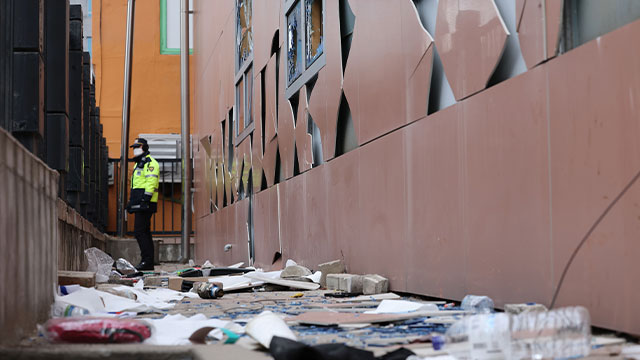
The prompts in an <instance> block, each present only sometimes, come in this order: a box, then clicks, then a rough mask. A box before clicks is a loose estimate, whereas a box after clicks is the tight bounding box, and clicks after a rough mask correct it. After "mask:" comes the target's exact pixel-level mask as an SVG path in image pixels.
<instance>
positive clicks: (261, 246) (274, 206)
mask: <svg viewBox="0 0 640 360" xmlns="http://www.w3.org/2000/svg"><path fill="white" fill-rule="evenodd" d="M278 187H279V185H276V186H272V187H270V188H268V189H266V190H264V191H261V192H259V193H257V194H256V195H255V198H254V200H255V202H254V212H253V219H254V244H255V247H254V249H255V266H256V267H261V268H263V269H269V268H270V267H271V263H272V262H273V258H274V255H275V253H276V252H278V251H280V231H279V224H278V218H279V216H278V213H279V212H278V191H279V190H278Z"/></svg>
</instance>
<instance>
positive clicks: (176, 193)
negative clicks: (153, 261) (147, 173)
mask: <svg viewBox="0 0 640 360" xmlns="http://www.w3.org/2000/svg"><path fill="white" fill-rule="evenodd" d="M156 161H158V165H159V166H160V184H159V187H158V211H157V212H156V213H155V214H154V215H153V217H152V218H151V233H152V235H180V233H181V225H182V224H181V221H182V220H181V219H182V218H181V207H182V184H181V179H182V167H181V160H180V159H156ZM127 163H128V169H127V176H128V178H129V180H128V182H127V183H128V187H130V186H131V172H132V171H133V168H134V166H135V161H134V160H132V159H129V160H128V162H127ZM119 178H120V159H112V158H110V159H109V187H110V191H114V192H115V196H112V197H110V198H112V199H111V204H113V209H117V208H118V192H119V189H118V179H119ZM127 191H128V190H127ZM127 199H128V196H127ZM128 219H129V220H128V221H127V229H128V231H127V234H128V235H133V230H132V229H133V227H132V225H131V224H132V221H131V217H129V218H128ZM116 232H117V226H116V227H115V228H109V229H108V233H109V234H115V233H116Z"/></svg>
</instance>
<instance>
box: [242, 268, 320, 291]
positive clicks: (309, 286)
mask: <svg viewBox="0 0 640 360" xmlns="http://www.w3.org/2000/svg"><path fill="white" fill-rule="evenodd" d="M243 276H244V277H248V278H250V279H255V280H260V281H264V282H266V283H269V284H276V285H280V286H286V287H289V288H292V289H302V290H317V289H319V288H320V284H316V283H313V282H306V281H295V280H285V279H272V278H270V277H268V276H266V275H264V274H261V273H259V272H251V273H248V274H244V275H243Z"/></svg>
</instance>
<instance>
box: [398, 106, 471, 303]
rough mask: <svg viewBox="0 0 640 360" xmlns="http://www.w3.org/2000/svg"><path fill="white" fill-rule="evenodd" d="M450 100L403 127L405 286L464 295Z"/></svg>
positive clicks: (456, 139)
mask: <svg viewBox="0 0 640 360" xmlns="http://www.w3.org/2000/svg"><path fill="white" fill-rule="evenodd" d="M462 116H463V113H462V109H461V107H456V106H451V107H448V108H446V109H444V110H442V111H439V112H437V113H434V114H433V115H431V116H429V118H428V119H427V120H420V121H417V122H415V123H414V124H411V125H409V126H407V127H406V128H403V129H402V130H400V131H402V132H403V133H404V148H405V151H406V171H407V176H406V178H405V181H406V189H407V203H406V207H407V217H406V227H407V241H406V246H405V248H404V253H405V258H404V261H403V264H404V265H403V267H404V269H405V271H406V274H405V276H406V284H407V290H408V291H412V292H417V293H422V292H424V291H425V289H429V290H428V291H429V293H430V294H431V295H434V296H441V297H445V294H446V296H449V297H451V298H455V299H461V298H462V297H463V296H464V295H466V293H467V290H466V275H467V272H466V261H465V256H466V248H467V245H468V244H467V241H466V240H465V237H464V230H463V224H464V222H463V216H462V215H463V209H464V203H463V199H464V192H463V191H461V190H462V189H463V184H464V182H463V176H464V173H465V171H464V168H463V166H462V165H463V162H462V159H463V151H464V148H463V140H464V139H463V137H462V135H463V131H462V130H463V122H462Z"/></svg>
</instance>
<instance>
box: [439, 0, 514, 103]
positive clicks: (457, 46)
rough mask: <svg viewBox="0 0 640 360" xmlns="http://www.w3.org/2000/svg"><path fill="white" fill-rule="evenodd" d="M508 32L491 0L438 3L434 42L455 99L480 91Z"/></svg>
mask: <svg viewBox="0 0 640 360" xmlns="http://www.w3.org/2000/svg"><path fill="white" fill-rule="evenodd" d="M507 35H509V32H508V30H507V28H506V26H505V25H504V23H503V21H502V18H501V17H500V13H499V12H498V8H497V7H496V5H495V3H494V0H473V1H470V0H440V1H439V2H438V21H437V23H436V35H435V41H436V46H437V48H438V53H439V54H440V58H441V59H442V65H443V66H444V70H445V72H446V74H447V79H448V80H449V84H450V85H451V89H452V90H453V94H454V95H455V98H456V99H457V100H461V99H464V98H466V97H468V96H470V95H473V94H475V93H477V92H478V91H481V90H483V89H484V88H485V87H486V86H487V82H488V81H489V78H490V77H491V74H493V71H494V70H495V68H496V65H498V62H499V61H500V57H501V56H502V51H503V49H504V46H505V43H506V40H507Z"/></svg>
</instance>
